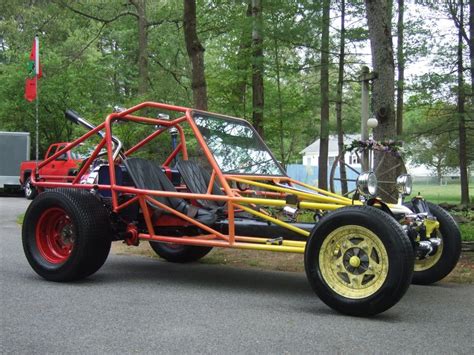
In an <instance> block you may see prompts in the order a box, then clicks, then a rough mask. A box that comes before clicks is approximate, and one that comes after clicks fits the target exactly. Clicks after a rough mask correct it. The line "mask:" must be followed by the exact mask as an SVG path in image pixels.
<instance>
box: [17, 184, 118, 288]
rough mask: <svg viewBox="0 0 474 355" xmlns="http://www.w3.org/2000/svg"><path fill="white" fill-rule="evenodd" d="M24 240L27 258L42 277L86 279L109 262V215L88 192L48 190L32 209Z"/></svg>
mask: <svg viewBox="0 0 474 355" xmlns="http://www.w3.org/2000/svg"><path fill="white" fill-rule="evenodd" d="M22 239H23V249H24V252H25V255H26V258H27V259H28V262H29V263H30V265H31V267H32V268H33V269H34V270H35V271H36V273H38V274H39V275H40V276H42V277H43V278H45V279H47V280H50V281H71V280H78V279H82V278H85V277H87V276H89V275H91V274H93V273H95V272H96V271H97V270H98V269H99V268H100V267H101V266H102V265H103V264H104V262H105V260H106V259H107V256H108V254H109V251H110V245H111V231H110V226H109V216H108V213H107V210H106V209H105V207H104V206H103V205H102V204H101V202H100V201H99V200H98V199H97V198H96V197H94V196H93V195H91V194H90V193H88V192H85V191H76V190H67V189H57V190H50V191H46V192H44V193H42V194H40V195H39V196H38V197H37V198H36V199H35V200H34V201H33V202H32V203H31V204H30V206H29V207H28V210H27V211H26V214H25V218H24V221H23V230H22Z"/></svg>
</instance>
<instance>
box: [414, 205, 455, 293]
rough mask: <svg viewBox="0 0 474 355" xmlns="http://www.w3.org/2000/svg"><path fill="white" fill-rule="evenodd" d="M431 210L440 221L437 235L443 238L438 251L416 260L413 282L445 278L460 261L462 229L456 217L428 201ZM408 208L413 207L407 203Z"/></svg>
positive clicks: (424, 282)
mask: <svg viewBox="0 0 474 355" xmlns="http://www.w3.org/2000/svg"><path fill="white" fill-rule="evenodd" d="M426 203H427V205H428V207H429V209H430V212H431V214H432V215H433V216H435V217H436V219H437V220H438V222H439V223H440V228H439V230H438V231H437V232H435V233H437V235H436V236H437V237H439V238H441V240H442V242H441V245H440V246H439V247H438V250H437V252H436V253H435V254H434V255H432V256H428V257H427V258H424V259H422V260H418V259H417V260H415V272H414V274H413V283H414V284H418V285H429V284H432V283H435V282H437V281H440V280H442V279H443V278H445V277H446V276H447V275H448V274H449V273H450V272H451V271H452V270H453V269H454V267H455V266H456V264H457V263H458V260H459V257H460V256H461V231H460V230H459V227H458V225H457V224H456V221H455V220H454V218H453V217H452V216H451V215H450V214H449V213H448V212H446V211H445V210H444V209H443V208H441V207H439V206H438V205H435V204H433V203H431V202H426ZM406 206H407V207H408V208H413V205H412V204H411V203H407V204H406Z"/></svg>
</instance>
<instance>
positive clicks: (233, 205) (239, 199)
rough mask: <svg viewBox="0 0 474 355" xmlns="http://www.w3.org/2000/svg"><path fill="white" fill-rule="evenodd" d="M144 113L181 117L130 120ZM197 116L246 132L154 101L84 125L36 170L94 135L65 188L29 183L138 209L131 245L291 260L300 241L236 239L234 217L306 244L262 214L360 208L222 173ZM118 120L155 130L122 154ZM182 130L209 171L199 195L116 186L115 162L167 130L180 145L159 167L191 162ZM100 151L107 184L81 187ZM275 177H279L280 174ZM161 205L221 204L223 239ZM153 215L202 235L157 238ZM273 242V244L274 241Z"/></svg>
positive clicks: (297, 187)
mask: <svg viewBox="0 0 474 355" xmlns="http://www.w3.org/2000/svg"><path fill="white" fill-rule="evenodd" d="M143 109H159V110H166V111H170V112H174V113H175V114H182V115H181V116H179V117H178V118H175V119H172V120H165V119H160V118H150V117H143V116H138V115H136V113H137V112H138V111H140V110H143ZM196 114H209V115H212V116H213V117H223V118H226V119H230V120H235V121H236V122H245V123H246V124H247V125H248V123H247V121H245V120H242V119H239V118H233V117H228V116H222V115H218V114H214V113H208V112H204V111H197V110H193V109H191V108H186V107H181V106H174V105H167V104H162V103H156V102H143V103H141V104H139V105H136V106H134V107H132V108H130V109H127V110H124V111H122V112H117V113H112V114H109V115H108V116H107V118H106V119H105V121H104V122H103V123H101V124H99V125H98V126H96V127H95V126H93V125H90V124H89V126H87V127H88V128H89V129H90V131H89V132H87V133H86V134H84V135H83V136H81V137H80V138H78V139H77V140H75V141H73V142H71V143H69V144H68V145H67V146H66V147H64V148H62V149H60V150H58V151H56V153H55V154H53V155H52V156H50V157H49V158H48V159H46V160H45V161H43V162H41V163H40V164H39V168H41V167H43V166H45V165H46V164H48V163H49V162H51V161H52V160H54V159H56V158H57V157H58V156H60V155H62V154H64V153H65V152H68V151H70V150H71V149H72V148H74V147H76V146H77V145H79V144H81V143H82V142H84V141H86V140H87V139H89V138H90V137H92V136H94V135H99V136H100V142H99V143H98V144H97V146H96V148H95V149H94V151H93V152H92V154H91V155H90V157H89V158H88V159H86V160H84V162H83V164H82V166H81V167H80V169H79V171H78V173H77V174H76V175H75V176H73V177H70V176H69V177H64V179H65V180H64V181H67V182H51V181H48V179H47V178H46V177H44V176H34V177H33V179H32V183H33V184H34V185H35V186H38V187H40V188H74V189H89V190H96V191H99V192H104V193H107V194H108V196H110V206H111V210H112V212H113V213H116V214H118V215H120V213H121V212H122V211H124V210H125V209H127V208H128V207H130V206H132V205H137V204H138V206H139V207H140V210H141V213H142V215H143V222H144V225H145V228H144V229H141V230H140V229H137V227H136V223H129V224H128V226H127V233H128V235H129V236H130V235H131V236H132V237H133V238H135V239H142V240H150V241H158V242H167V243H176V244H186V245H196V246H210V247H232V248H241V249H256V250H270V251H281V252H296V253H304V250H305V246H306V241H297V240H287V239H285V238H278V239H276V238H270V239H269V238H268V237H263V236H262V237H259V236H248V235H240V234H239V233H236V229H235V221H236V218H239V219H240V217H236V213H240V212H245V213H247V214H248V215H250V216H253V218H256V219H262V220H264V221H266V222H267V223H268V224H269V225H270V224H274V225H277V226H280V227H282V228H285V229H287V230H290V231H292V232H293V233H296V234H298V235H300V236H301V237H302V239H305V238H307V237H309V235H310V232H309V230H310V229H311V228H301V226H299V225H298V224H295V223H291V222H287V221H284V220H282V219H279V218H276V217H275V216H272V215H271V214H269V213H267V212H266V211H265V210H264V209H262V208H263V207H265V208H280V209H283V208H285V207H293V208H297V209H303V210H312V211H316V212H318V211H330V210H335V209H338V208H341V207H344V206H348V205H354V204H356V205H361V204H362V203H361V202H360V201H354V200H351V199H349V198H346V197H343V196H340V195H338V194H335V193H331V192H329V191H325V190H322V189H319V188H317V187H314V186H311V185H308V184H305V183H303V182H300V181H297V180H295V179H292V178H290V177H288V176H286V175H284V174H281V175H278V174H277V175H264V174H261V175H257V174H254V175H246V174H239V173H228V172H227V173H226V172H223V171H222V170H221V168H220V166H219V164H218V163H217V162H216V159H215V157H214V156H213V152H212V151H211V149H210V148H209V146H208V144H207V143H206V139H205V137H204V136H203V134H202V133H201V131H200V129H199V127H198V125H197V124H196V122H195V120H194V115H196ZM118 121H128V122H136V123H142V124H149V125H155V126H157V127H159V128H158V129H157V130H156V131H154V132H153V133H151V134H149V135H148V136H147V137H145V138H144V139H142V140H141V141H139V142H138V143H136V144H135V145H133V146H132V147H130V148H129V149H128V150H123V149H122V147H121V144H120V142H119V141H118V142H117V139H116V138H115V137H114V136H113V135H112V133H113V132H112V131H113V130H112V124H113V123H114V122H118ZM184 125H188V127H189V128H190V132H191V134H192V135H193V136H194V137H195V139H196V141H197V143H198V146H199V147H200V149H201V151H202V153H203V155H204V157H205V159H206V161H207V163H208V165H209V166H210V170H211V171H210V179H209V183H208V187H207V191H206V192H205V193H192V192H190V191H189V190H188V189H187V187H186V186H180V187H179V189H178V190H174V191H173V190H151V189H144V188H138V187H136V186H126V185H124V184H121V183H120V182H119V181H118V179H117V173H118V172H117V166H120V165H121V163H122V162H123V161H124V160H126V159H128V158H129V157H130V156H131V155H132V154H133V153H135V152H137V151H138V150H140V149H141V148H143V147H144V146H145V145H146V144H148V143H149V142H151V141H152V140H153V139H155V138H157V137H158V136H159V135H161V134H162V133H164V132H165V131H167V130H168V129H170V128H175V129H176V130H177V132H178V136H179V143H178V144H177V145H176V147H175V148H174V149H173V151H172V152H171V153H170V154H169V155H168V157H167V158H166V159H165V161H164V162H163V164H162V166H163V167H168V166H170V164H172V162H173V161H174V160H175V159H176V158H177V157H178V155H180V156H181V159H182V160H188V159H189V155H188V147H187V144H186V143H187V141H186V134H185V130H184V129H183V126H184ZM252 129H253V128H252ZM104 131H105V133H104ZM254 133H255V134H256V137H257V139H258V140H259V141H260V142H261V144H263V146H264V147H265V149H267V150H268V152H269V153H270V156H271V158H272V159H273V160H274V161H275V164H276V165H277V166H279V168H281V166H280V165H279V163H278V162H277V161H276V159H275V158H274V157H273V155H271V152H270V150H269V149H268V148H267V147H266V145H265V143H264V142H263V140H262V139H261V138H260V137H259V136H258V134H257V133H256V132H254ZM104 148H105V150H106V157H107V161H108V164H107V165H108V168H107V169H108V175H109V179H108V180H109V181H110V182H109V183H97V184H96V183H84V179H83V177H84V176H86V174H87V173H88V172H89V170H90V168H91V166H92V163H93V162H94V161H95V160H96V159H97V158H98V156H99V154H102V153H101V151H103V149H104ZM281 171H282V172H284V170H283V169H282V168H281ZM215 183H218V185H219V186H220V188H221V191H222V194H215V193H212V192H213V186H215ZM238 184H240V185H242V184H245V185H248V186H249V187H251V188H248V189H242V188H238V187H237V185H238ZM124 196H126V197H127V198H126V199H123V198H122V197H124ZM160 198H179V199H184V200H186V201H190V204H191V205H194V206H196V205H199V203H198V200H208V201H216V202H219V203H220V204H225V212H224V216H223V217H221V218H224V219H225V220H226V222H227V223H228V228H227V229H226V230H225V231H224V232H223V231H222V230H217V229H216V228H215V227H214V226H213V225H207V224H204V223H202V222H200V221H198V220H197V219H196V218H193V217H192V216H191V215H189V214H187V213H183V212H182V211H179V210H177V209H175V208H173V207H171V206H169V205H167V204H166V203H163V202H162V201H160V200H159V199H160ZM155 208H156V209H159V210H160V211H163V212H164V213H167V214H169V215H171V216H173V217H174V220H179V221H181V223H182V224H185V225H189V226H194V227H196V229H197V230H199V231H200V232H199V234H198V235H195V233H193V235H180V236H170V235H162V233H160V228H157V224H156V221H155V219H154V217H153V210H154V209H155ZM275 237H278V235H276V236H275Z"/></svg>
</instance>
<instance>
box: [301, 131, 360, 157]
mask: <svg viewBox="0 0 474 355" xmlns="http://www.w3.org/2000/svg"><path fill="white" fill-rule="evenodd" d="M356 139H360V134H345V135H344V144H350V143H352V141H353V140H356ZM319 141H320V140H319V139H316V140H315V141H314V142H313V143H311V144H310V145H308V146H307V147H306V148H305V149H303V150H302V151H301V152H300V154H308V153H309V154H311V153H314V154H319ZM328 151H329V152H338V151H339V148H338V146H337V135H335V134H331V135H330V136H329V147H328Z"/></svg>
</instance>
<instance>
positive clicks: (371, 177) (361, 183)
mask: <svg viewBox="0 0 474 355" xmlns="http://www.w3.org/2000/svg"><path fill="white" fill-rule="evenodd" d="M357 189H358V190H359V192H360V193H361V194H362V195H364V196H375V195H377V177H376V176H375V174H374V173H373V172H368V173H362V174H360V175H359V177H358V178H357Z"/></svg>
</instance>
